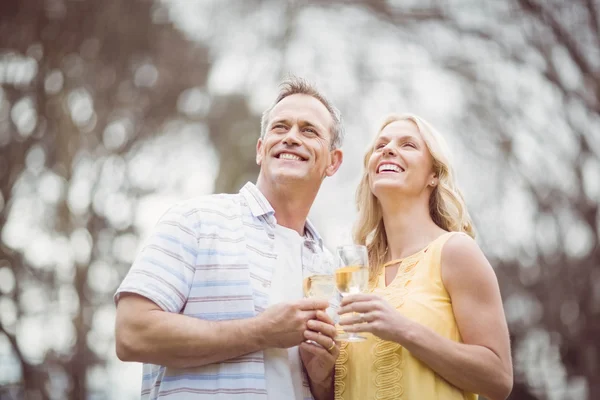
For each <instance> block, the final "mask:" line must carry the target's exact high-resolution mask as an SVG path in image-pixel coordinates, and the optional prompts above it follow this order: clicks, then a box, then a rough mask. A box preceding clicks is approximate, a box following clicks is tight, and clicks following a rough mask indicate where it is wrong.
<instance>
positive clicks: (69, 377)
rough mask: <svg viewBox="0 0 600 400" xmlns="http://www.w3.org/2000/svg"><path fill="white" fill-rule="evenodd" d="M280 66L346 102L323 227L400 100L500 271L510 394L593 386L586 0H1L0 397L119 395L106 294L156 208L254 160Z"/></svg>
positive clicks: (592, 48) (598, 348) (233, 184)
mask: <svg viewBox="0 0 600 400" xmlns="http://www.w3.org/2000/svg"><path fill="white" fill-rule="evenodd" d="M289 73H293V74H296V75H300V76H303V77H305V78H308V79H310V80H312V81H314V82H316V83H317V84H318V85H319V86H320V87H321V88H322V89H323V90H324V91H325V92H326V93H327V94H328V95H329V96H330V97H331V99H332V100H333V102H334V103H335V104H336V105H337V106H338V107H339V108H340V109H341V111H342V112H343V114H344V116H345V124H346V127H347V137H346V141H345V144H344V147H343V148H344V151H345V155H346V158H345V162H344V164H343V166H342V168H341V169H340V171H339V172H338V173H337V174H336V175H335V176H334V177H332V178H330V179H327V180H326V181H325V183H324V185H323V189H322V191H321V193H320V194H319V196H318V198H317V200H316V203H315V205H314V207H313V209H312V211H311V216H312V218H313V220H314V222H315V223H316V225H317V226H318V227H319V228H320V230H321V231H322V233H323V235H324V237H325V239H326V242H327V244H328V245H329V246H330V247H333V246H336V245H337V244H340V243H343V242H345V241H347V240H350V231H351V226H352V221H353V219H354V216H355V208H354V201H353V200H354V190H355V187H356V185H357V183H358V181H359V176H360V173H361V170H362V165H361V164H362V162H361V160H362V154H363V151H364V149H365V147H366V145H367V143H369V141H370V140H371V138H372V137H373V135H374V133H375V129H376V126H377V123H378V122H379V121H380V119H381V117H382V116H383V115H384V114H386V113H388V112H392V111H412V112H415V113H418V114H420V115H421V116H423V117H424V118H426V119H428V120H430V121H431V122H432V123H433V124H434V125H435V126H436V127H437V128H438V129H439V130H440V131H442V132H443V133H444V135H445V136H446V138H447V140H448V141H449V142H450V146H451V148H452V151H453V155H454V163H455V166H456V169H457V172H458V180H459V184H460V186H461V187H462V189H463V191H464V193H465V196H466V199H467V203H468V206H469V209H470V212H471V214H472V216H473V217H474V219H475V222H476V227H477V228H478V233H479V236H478V242H479V243H480V245H481V246H482V248H483V249H484V251H485V253H486V254H487V256H488V257H489V259H490V260H491V262H492V264H493V265H494V267H495V269H496V273H497V275H498V278H499V281H500V285H501V289H502V295H503V300H504V305H505V309H506V315H507V318H508V322H509V325H510V330H511V339H512V349H513V357H514V369H515V386H514V390H513V393H512V395H511V399H514V400H526V399H548V400H555V399H556V400H558V399H561V400H562V399H600V379H599V377H600V339H599V338H600V251H599V247H598V237H599V235H600V227H599V222H600V213H599V212H598V204H599V202H600V2H599V1H598V0H571V1H562V0H503V1H501V0H493V1H492V0H489V1H475V0H419V1H416V0H415V1H410V0H403V1H400V0H356V1H344V0H337V1H336V0H327V1H325V0H322V1H320V0H306V1H294V0H179V1H175V0H173V1H151V0H145V1H141V0H128V1H125V0H103V1H95V0H94V1H92V0H2V1H1V2H0V85H1V89H0V228H1V237H0V398H1V399H77V400H79V399H135V398H138V397H139V387H140V379H141V366H140V365H139V364H135V363H128V364H126V363H122V362H120V361H119V360H118V359H117V358H116V356H115V354H114V332H113V331H114V317H115V307H114V305H113V302H112V295H113V293H114V291H115V289H116V288H117V286H118V284H119V282H120V281H121V279H122V278H123V276H124V275H125V273H126V272H127V270H128V268H129V266H130V264H131V262H132V260H133V258H134V256H135V254H136V252H137V251H138V250H139V247H140V243H141V240H143V238H144V236H145V235H147V234H148V232H149V229H151V228H152V226H153V225H154V223H155V222H156V220H157V219H158V217H159V216H160V215H161V214H162V212H164V211H165V209H166V208H167V207H168V206H169V205H170V204H172V203H174V202H176V201H179V200H182V199H186V198H190V197H192V196H196V195H202V194H208V193H213V192H235V191H237V190H238V189H239V188H240V187H241V186H242V185H243V184H244V183H245V182H246V181H248V180H251V181H253V180H254V179H255V178H256V174H257V167H256V165H255V162H254V149H255V143H256V139H257V138H258V136H259V125H260V113H261V112H262V111H263V110H264V109H265V108H267V107H268V105H269V103H270V102H271V101H272V100H273V98H274V96H275V95H276V92H277V84H278V82H279V81H280V80H281V78H283V77H285V76H286V75H287V74H289Z"/></svg>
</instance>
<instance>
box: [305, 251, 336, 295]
mask: <svg viewBox="0 0 600 400" xmlns="http://www.w3.org/2000/svg"><path fill="white" fill-rule="evenodd" d="M333 270H334V265H333V260H332V259H331V257H328V256H327V254H326V253H325V252H324V251H323V250H321V249H320V248H319V247H318V245H317V244H316V242H314V241H313V240H310V239H309V240H306V241H305V242H304V246H302V277H303V281H302V290H303V292H304V297H308V298H322V299H327V300H330V299H331V297H332V296H333V295H334V293H335V283H334V281H333Z"/></svg>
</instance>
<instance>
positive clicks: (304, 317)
mask: <svg viewBox="0 0 600 400" xmlns="http://www.w3.org/2000/svg"><path fill="white" fill-rule="evenodd" d="M328 306H329V303H328V302H327V300H318V299H302V300H298V301H295V302H286V303H279V304H275V305H273V306H271V307H269V308H267V309H266V310H265V311H264V312H263V313H262V314H260V315H259V316H258V317H257V319H259V320H260V323H261V324H262V331H263V332H264V338H265V346H264V347H267V348H269V347H271V348H288V347H293V346H297V345H299V344H300V343H302V342H303V341H304V339H305V336H304V335H305V332H306V330H307V322H308V321H309V320H312V319H315V318H316V316H317V312H320V313H325V311H324V310H325V309H326V308H327V307H328Z"/></svg>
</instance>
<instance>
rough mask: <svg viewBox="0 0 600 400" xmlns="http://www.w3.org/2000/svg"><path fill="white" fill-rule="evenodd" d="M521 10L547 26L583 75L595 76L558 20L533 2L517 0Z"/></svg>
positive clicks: (594, 72)
mask: <svg viewBox="0 0 600 400" xmlns="http://www.w3.org/2000/svg"><path fill="white" fill-rule="evenodd" d="M519 3H520V4H521V5H522V7H523V9H524V10H525V11H527V12H528V13H529V14H530V15H532V16H533V17H535V18H536V19H538V20H540V21H542V22H544V23H546V24H548V26H549V27H550V29H551V30H552V32H553V33H554V36H555V37H556V40H558V42H559V43H560V44H562V45H563V46H564V47H565V49H566V50H567V52H568V53H569V55H570V56H571V58H572V59H573V61H574V62H575V63H576V64H577V66H578V67H579V68H580V69H581V72H582V73H583V74H584V75H588V76H589V77H590V78H594V77H595V76H596V71H595V70H594V67H593V66H592V64H591V63H590V62H589V61H588V60H587V58H586V57H585V55H584V54H583V52H582V50H581V49H580V48H579V46H578V45H577V41H576V40H574V39H573V37H572V36H571V34H570V33H569V32H568V31H567V29H565V28H564V27H563V26H562V25H561V24H560V22H559V21H558V19H557V18H556V17H554V15H552V13H551V12H550V11H549V10H547V9H546V8H544V6H543V5H542V4H539V3H537V2H536V1H535V0H519Z"/></svg>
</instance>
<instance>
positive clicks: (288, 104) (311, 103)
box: [270, 94, 332, 124]
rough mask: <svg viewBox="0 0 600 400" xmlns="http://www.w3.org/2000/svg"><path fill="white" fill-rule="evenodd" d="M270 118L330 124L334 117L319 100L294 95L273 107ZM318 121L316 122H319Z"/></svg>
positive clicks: (302, 95)
mask: <svg viewBox="0 0 600 400" xmlns="http://www.w3.org/2000/svg"><path fill="white" fill-rule="evenodd" d="M270 117H271V118H272V119H274V118H277V119H279V118H293V119H305V120H307V121H309V122H310V121H314V122H320V123H324V124H328V123H330V122H332V117H331V115H330V114H329V111H328V110H327V107H325V105H324V104H323V103H321V102H320V101H319V100H318V99H316V98H314V97H312V96H309V95H306V94H293V95H290V96H287V97H285V98H284V99H283V100H281V101H280V102H279V103H277V104H276V105H275V107H273V110H272V111H271V115H270ZM317 119H318V121H315V120H317Z"/></svg>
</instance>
